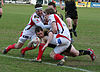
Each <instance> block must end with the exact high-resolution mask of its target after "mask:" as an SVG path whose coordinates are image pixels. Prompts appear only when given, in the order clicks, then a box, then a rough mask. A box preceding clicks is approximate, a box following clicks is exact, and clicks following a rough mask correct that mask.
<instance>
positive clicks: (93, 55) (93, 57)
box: [88, 48, 96, 61]
mask: <svg viewBox="0 0 100 72" xmlns="http://www.w3.org/2000/svg"><path fill="white" fill-rule="evenodd" d="M88 51H90V52H91V53H90V57H91V60H92V61H94V60H95V59H96V55H95V54H94V51H93V50H92V49H90V48H88Z"/></svg>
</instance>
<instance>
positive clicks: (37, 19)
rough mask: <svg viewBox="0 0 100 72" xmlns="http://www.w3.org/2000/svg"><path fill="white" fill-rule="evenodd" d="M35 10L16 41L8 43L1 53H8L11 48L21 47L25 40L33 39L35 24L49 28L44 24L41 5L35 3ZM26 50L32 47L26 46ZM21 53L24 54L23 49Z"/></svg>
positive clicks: (34, 36)
mask: <svg viewBox="0 0 100 72" xmlns="http://www.w3.org/2000/svg"><path fill="white" fill-rule="evenodd" d="M35 9H36V12H35V13H33V15H32V16H31V18H30V20H29V23H28V24H27V26H26V27H25V28H24V30H23V32H22V33H21V35H20V38H19V40H18V42H17V43H14V44H12V45H9V46H8V47H7V48H5V49H4V51H3V54H6V53H8V52H9V51H10V50H11V49H19V48H21V47H22V46H23V45H24V43H25V42H26V40H28V39H29V40H33V38H36V34H35V28H36V26H41V27H42V28H43V29H44V28H50V26H49V25H44V24H43V22H44V21H43V20H44V18H43V17H44V13H43V10H42V5H41V4H36V5H35ZM25 49H26V50H29V49H33V47H30V48H29V47H26V48H25ZM21 52H22V54H24V52H23V51H21Z"/></svg>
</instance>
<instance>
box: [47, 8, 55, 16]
mask: <svg viewBox="0 0 100 72" xmlns="http://www.w3.org/2000/svg"><path fill="white" fill-rule="evenodd" d="M45 14H46V15H49V14H55V10H54V9H53V8H46V9H45Z"/></svg>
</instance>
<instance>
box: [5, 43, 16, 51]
mask: <svg viewBox="0 0 100 72" xmlns="http://www.w3.org/2000/svg"><path fill="white" fill-rule="evenodd" d="M15 45H16V43H15V44H13V45H9V46H8V47H7V49H6V51H7V52H8V51H9V50H11V49H15Z"/></svg>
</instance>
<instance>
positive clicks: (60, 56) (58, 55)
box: [54, 54, 64, 60]
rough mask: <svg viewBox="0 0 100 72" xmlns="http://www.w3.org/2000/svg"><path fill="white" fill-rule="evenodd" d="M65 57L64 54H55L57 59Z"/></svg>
mask: <svg viewBox="0 0 100 72" xmlns="http://www.w3.org/2000/svg"><path fill="white" fill-rule="evenodd" d="M63 58H64V56H62V55H60V54H56V55H55V56H54V59H55V60H61V59H63Z"/></svg>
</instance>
